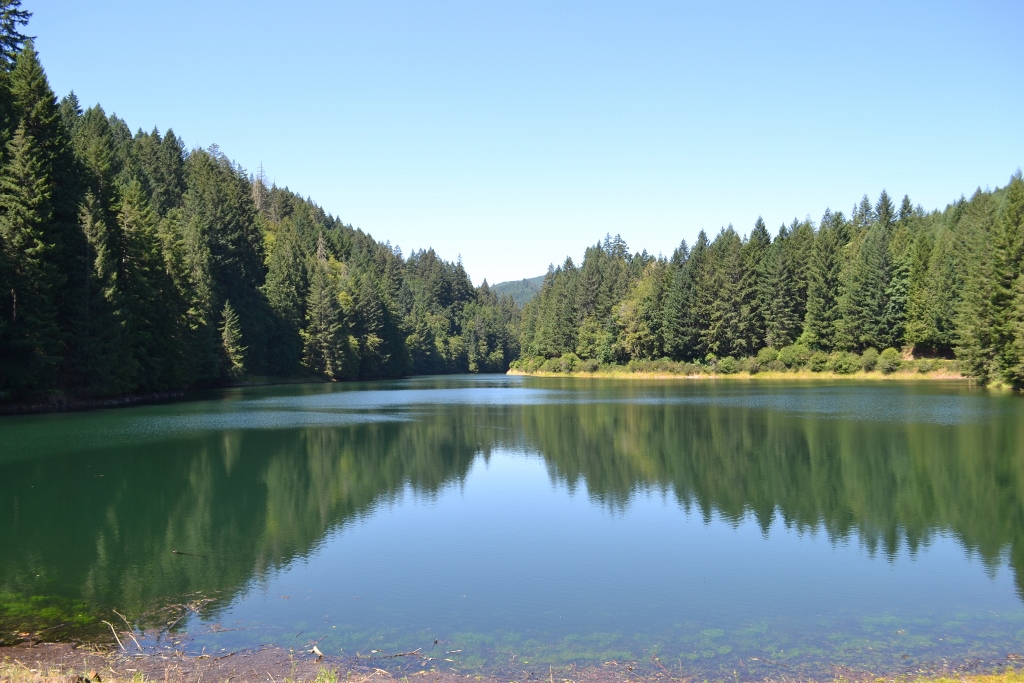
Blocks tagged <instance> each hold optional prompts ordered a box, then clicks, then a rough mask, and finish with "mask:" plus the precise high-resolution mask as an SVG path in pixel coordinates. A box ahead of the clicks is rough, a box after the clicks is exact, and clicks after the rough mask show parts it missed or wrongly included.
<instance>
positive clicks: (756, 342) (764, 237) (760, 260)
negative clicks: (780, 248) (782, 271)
mask: <svg viewBox="0 0 1024 683" xmlns="http://www.w3.org/2000/svg"><path fill="white" fill-rule="evenodd" d="M771 245H772V238H771V235H769V234H768V228H767V227H766V226H765V224H764V221H763V220H762V219H761V217H760V216H758V217H757V221H756V222H755V223H754V228H753V229H752V230H751V231H750V236H749V237H748V238H747V240H746V242H745V243H744V244H743V280H742V282H741V283H740V289H741V290H742V295H741V296H742V305H741V306H742V310H741V312H740V323H741V326H742V332H741V336H742V338H743V345H742V348H743V349H744V352H746V353H753V352H755V351H756V350H758V349H760V348H761V347H763V346H764V343H765V341H764V339H765V311H766V310H767V308H768V301H767V299H766V298H765V297H766V295H767V293H768V292H767V288H766V287H765V282H766V281H767V275H768V273H767V270H766V268H765V261H766V258H767V255H768V250H769V249H771Z"/></svg>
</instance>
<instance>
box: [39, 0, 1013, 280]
mask: <svg viewBox="0 0 1024 683" xmlns="http://www.w3.org/2000/svg"><path fill="white" fill-rule="evenodd" d="M23 6H24V8H25V9H28V10H30V11H32V12H34V13H35V16H34V17H33V19H32V22H31V23H30V24H29V30H28V32H29V33H30V34H33V35H36V36H38V40H37V48H38V49H39V52H40V54H41V57H42V60H43V64H44V66H45V67H46V69H47V73H48V75H49V78H50V82H51V84H52V85H53V87H54V90H55V91H56V92H57V93H58V95H59V96H63V95H64V94H66V93H67V92H68V91H69V90H72V89H74V90H75V92H76V93H77V94H78V95H79V97H80V99H81V101H82V103H83V105H86V106H89V105H92V104H95V103H100V104H102V105H103V107H104V108H105V109H106V111H107V112H108V113H110V112H116V113H117V114H118V115H119V116H121V117H122V118H124V119H125V120H126V121H127V122H128V125H129V126H131V128H132V129H133V130H134V129H136V128H140V127H141V128H144V129H147V130H148V129H151V128H153V127H154V126H157V127H159V128H160V130H161V131H164V130H166V129H167V128H168V127H173V129H174V131H175V132H176V133H177V134H178V135H180V136H181V137H182V138H183V139H184V140H185V142H186V144H187V145H188V146H189V147H196V146H201V147H206V146H208V145H210V144H212V143H217V144H219V145H220V147H221V149H222V151H224V152H225V153H226V154H227V155H228V156H229V157H231V158H233V159H235V160H236V161H238V162H239V163H240V164H242V165H243V166H244V167H245V168H247V169H250V170H256V169H258V168H259V166H260V164H261V163H262V164H263V167H264V169H265V171H266V173H267V175H268V177H269V178H270V179H272V180H275V181H276V182H277V183H278V184H279V185H286V186H288V187H289V188H291V189H292V190H294V191H296V192H298V193H299V194H302V195H304V196H310V197H312V198H313V199H314V200H315V201H316V202H317V203H318V204H320V205H321V206H323V207H324V208H325V209H326V210H327V211H329V212H331V213H333V214H335V215H337V216H339V217H340V218H341V219H342V220H344V221H346V222H349V223H352V224H353V225H355V226H357V227H361V228H362V229H364V230H366V231H367V232H369V233H371V234H372V235H373V236H374V237H375V238H377V239H380V240H382V241H383V240H390V241H391V242H392V243H393V244H397V245H399V246H401V247H402V249H403V250H404V251H405V253H406V254H408V253H409V251H410V250H411V249H413V248H420V247H428V246H433V247H434V248H435V249H437V250H438V252H439V253H440V254H441V255H442V256H444V257H445V258H450V259H454V258H456V256H457V255H459V254H461V255H462V259H463V263H464V264H465V266H466V269H467V270H468V271H469V273H470V275H471V276H472V277H473V280H474V281H475V282H476V283H477V284H479V283H480V281H482V280H483V279H484V278H487V279H488V280H489V281H491V282H492V283H493V282H497V281H502V280H508V279H518V278H521V277H528V276H532V275H538V274H542V273H543V272H545V270H546V268H547V265H548V263H550V262H556V263H557V262H561V261H562V260H563V259H564V258H565V256H566V255H569V256H572V257H573V259H574V260H577V262H578V260H579V258H580V257H581V255H582V252H583V249H584V247H585V246H586V245H587V244H592V243H594V242H596V241H597V240H598V239H599V238H601V237H603V236H604V235H605V233H609V232H610V233H612V234H615V233H621V234H622V236H623V237H624V238H625V239H626V241H627V242H628V243H629V245H630V247H632V248H633V249H641V248H646V249H648V250H649V251H650V252H652V253H657V252H659V251H660V252H665V253H670V252H671V250H672V249H673V248H674V247H675V246H676V245H677V244H678V243H679V240H680V239H683V238H685V239H687V240H688V241H691V242H692V240H693V238H694V236H695V235H696V234H697V232H698V231H699V230H701V229H705V230H707V231H708V232H709V233H714V232H717V230H718V229H719V228H720V227H721V226H723V225H727V224H729V223H733V224H734V225H735V226H736V228H737V229H738V230H740V232H741V233H743V234H746V233H747V232H748V231H749V229H750V227H751V225H753V223H754V220H755V219H756V218H757V217H758V215H763V216H764V218H765V220H766V222H767V223H768V225H769V227H770V228H771V229H772V230H773V231H774V230H775V229H776V228H777V227H778V225H779V224H780V223H782V222H783V221H787V222H788V221H789V220H792V218H793V217H799V218H803V217H805V216H806V215H810V216H811V217H812V219H814V220H817V219H818V218H820V216H821V214H822V212H823V211H824V210H825V208H826V207H832V208H833V209H841V210H843V211H845V212H847V213H849V210H850V207H851V206H852V205H853V204H854V203H855V202H856V201H857V200H858V199H859V198H860V197H861V195H862V194H864V193H868V194H869V195H870V196H871V198H872V200H874V198H875V197H877V195H878V193H879V192H880V190H881V189H882V188H886V189H887V190H888V191H889V193H890V194H892V195H895V196H896V197H897V198H899V197H902V196H903V194H905V193H906V194H909V195H910V198H911V199H912V200H913V201H914V203H915V204H918V203H919V204H922V205H923V206H924V207H925V208H926V209H932V208H937V207H943V206H945V205H946V203H948V202H949V201H951V200H953V199H955V198H956V197H959V196H960V194H961V193H965V194H967V195H970V194H971V192H973V190H974V189H975V188H976V187H979V186H980V187H983V188H984V187H988V186H991V187H996V186H1001V185H1004V184H1006V182H1007V180H1008V179H1009V177H1010V175H1011V174H1012V173H1013V172H1014V171H1015V170H1016V169H1017V168H1018V167H1020V166H1022V165H1024V120H1022V114H1024V68H1022V67H1024V37H1022V33H1021V27H1024V3H1021V2H1019V0H1007V1H1005V2H985V1H979V2H972V3H967V2H959V3H951V2H941V1H937V2H920V3H910V2H907V3H889V2H877V3H874V2H858V3H853V2H845V3H829V2H820V1H819V2H807V3H778V4H777V3H765V2H731V3H711V2H704V3H692V4H691V3H685V2H643V1H636V2H628V3H627V2H618V3H609V2H601V1H593V0H592V1H588V2H557V1H555V2H552V1H551V0H546V1H544V2H537V1H533V0H528V1H519V2H508V1H502V0H477V1H476V2H468V1H465V2H450V1H447V0H437V1H433V2H397V1H392V0H372V1H370V0H366V1H363V2H334V1H329V0H319V1H306V2H303V1H301V0H297V1H295V2H290V3H284V2H275V3H270V2H264V1H262V0H249V1H246V2H242V1H236V0H203V1H202V2H195V1H193V0H175V1H174V2H155V1H148V2H138V1H137V0H136V1H132V2H128V1H127V0H89V2H83V1H82V0H73V1H72V0H24V1H23Z"/></svg>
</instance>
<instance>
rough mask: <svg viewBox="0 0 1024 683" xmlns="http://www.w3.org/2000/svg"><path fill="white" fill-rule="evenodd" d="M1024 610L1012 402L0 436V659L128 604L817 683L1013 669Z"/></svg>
mask: <svg viewBox="0 0 1024 683" xmlns="http://www.w3.org/2000/svg"><path fill="white" fill-rule="evenodd" d="M1022 597H1024V402H1022V401H1021V400H1020V399H1019V398H1017V397H1015V396H1011V395H1002V394H991V393H985V392H983V391H980V390H977V389H973V388H971V387H969V386H967V385H966V384H963V383H953V382H951V383H935V382H931V383H875V384H862V385H858V384H850V383H842V384H837V385H834V386H831V385H826V384H818V383H814V384H810V383H809V384H793V383H790V384H787V383H768V382H760V383H753V382H752V383H744V382H726V383H713V382H665V383H659V382H601V381H594V380H546V379H528V378H517V377H504V376H473V377H450V378H421V379H414V380H409V381H402V382H387V383H384V382H380V383H366V384H348V385H310V386H288V387H272V388H258V389H248V390H236V391H229V392H224V393H222V394H217V395H211V396H207V397H205V398H204V399H203V400H197V401H191V402H184V403H176V404H171V405H161V406H148V407H138V408H130V409H121V410H112V411H96V412H88V413H75V414H64V415H43V416H32V417H17V418H3V419H2V420H0V627H2V634H0V637H2V638H4V639H6V640H14V639H16V638H17V636H16V633H17V632H19V631H41V630H42V631H43V633H44V634H45V635H47V636H48V637H74V638H81V637H93V638H102V637H109V635H106V634H109V629H108V627H107V626H105V625H104V624H102V620H114V621H117V620H118V619H119V618H118V617H117V616H116V615H114V613H113V611H112V610H115V609H116V610H118V611H119V612H121V613H122V614H124V615H126V616H127V617H128V619H130V620H131V621H133V622H134V623H136V624H137V625H138V627H139V628H140V629H143V630H144V631H145V634H146V635H145V637H144V638H142V641H143V642H144V644H159V643H171V642H173V643H177V644H179V646H180V647H182V648H185V649H188V650H191V651H201V650H202V649H203V648H205V649H206V651H207V652H211V651H215V652H216V651H221V649H222V648H223V650H224V651H225V652H227V651H234V650H236V649H238V648H244V647H254V646H258V645H262V644H268V643H273V644H277V645H281V646H283V647H291V648H296V649H298V648H304V647H308V646H309V645H310V643H313V642H317V643H319V645H318V647H319V648H320V649H321V650H323V651H324V652H325V653H328V654H333V655H341V656H354V655H359V656H365V657H371V658H376V657H382V656H384V655H387V654H395V653H401V652H409V651H414V650H417V649H418V650H419V653H418V655H417V656H412V657H403V658H391V659H374V660H372V661H373V662H374V663H375V665H377V664H379V665H382V666H385V665H386V666H389V667H393V668H399V669H403V670H413V669H416V668H421V667H432V666H446V667H451V668H454V669H456V670H460V671H475V672H488V671H490V672H504V671H509V670H515V671H527V672H529V671H537V672H544V673H545V674H546V673H547V671H548V667H549V666H554V667H562V666H566V665H569V664H572V663H577V664H582V665H586V664H602V663H604V662H608V661H610V660H615V661H618V662H634V661H635V662H637V663H638V667H639V668H640V669H641V670H642V669H644V668H645V667H646V668H647V669H649V670H653V671H661V667H664V668H666V669H669V670H670V671H672V672H673V673H682V674H689V675H703V676H709V677H727V678H730V679H732V678H734V677H736V678H759V677H764V676H767V675H787V674H792V675H806V676H827V675H829V674H831V673H832V672H833V671H834V669H832V668H831V667H832V666H833V665H839V666H849V667H853V668H857V669H861V670H868V671H872V672H877V673H883V672H898V671H907V670H912V669H915V668H920V667H926V668H927V667H934V666H943V663H944V662H945V663H947V664H948V663H956V662H972V661H977V660H980V661H982V662H984V663H986V665H996V664H998V663H1000V662H1005V661H1006V656H1007V654H1013V653H1021V652H1022V650H1024V602H1022ZM44 629H45V630H44ZM435 641H436V643H435ZM656 658H657V659H656ZM449 660H450V661H449Z"/></svg>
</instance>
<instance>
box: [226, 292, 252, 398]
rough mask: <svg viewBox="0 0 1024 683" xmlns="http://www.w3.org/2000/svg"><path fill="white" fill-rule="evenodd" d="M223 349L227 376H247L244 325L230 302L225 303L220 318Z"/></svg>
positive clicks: (236, 377) (234, 377)
mask: <svg viewBox="0 0 1024 683" xmlns="http://www.w3.org/2000/svg"><path fill="white" fill-rule="evenodd" d="M220 339H221V348H222V349H223V352H224V358H225V360H226V367H227V374H228V376H229V377H231V379H236V380H237V379H240V378H241V377H242V376H243V375H244V374H245V352H246V350H247V349H246V347H245V346H243V345H242V325H241V322H240V321H239V319H238V314H237V313H235V309H234V308H232V307H231V302H230V301H225V302H224V309H223V310H222V311H221V316H220Z"/></svg>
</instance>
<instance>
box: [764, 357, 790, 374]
mask: <svg viewBox="0 0 1024 683" xmlns="http://www.w3.org/2000/svg"><path fill="white" fill-rule="evenodd" d="M768 369H769V370H771V371H772V372H785V371H786V364H785V363H783V362H782V361H781V360H778V359H775V360H773V361H772V362H770V363H768Z"/></svg>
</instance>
